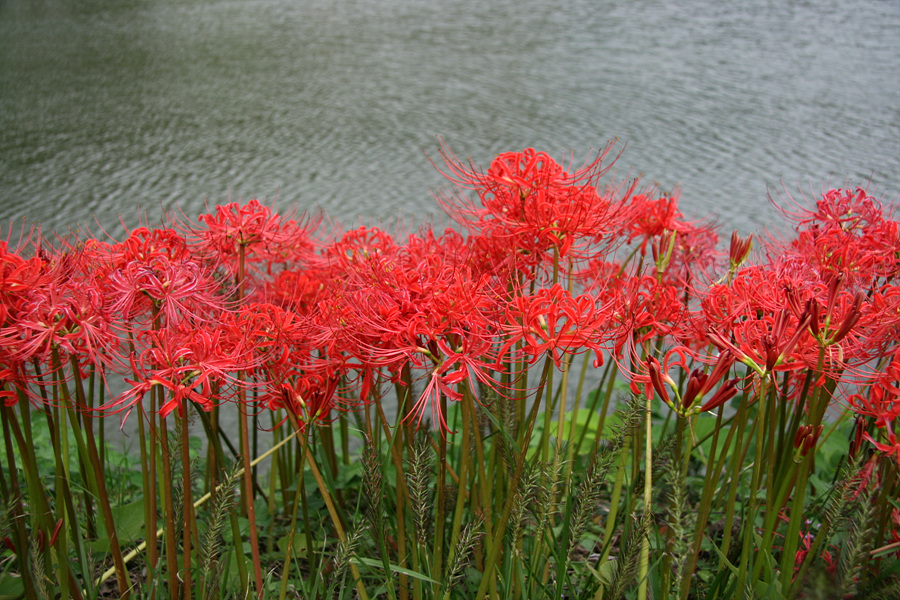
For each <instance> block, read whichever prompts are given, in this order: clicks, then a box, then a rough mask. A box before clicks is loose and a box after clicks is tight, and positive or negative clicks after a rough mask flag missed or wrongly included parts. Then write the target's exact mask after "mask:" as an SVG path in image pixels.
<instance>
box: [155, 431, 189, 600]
mask: <svg viewBox="0 0 900 600" xmlns="http://www.w3.org/2000/svg"><path fill="white" fill-rule="evenodd" d="M157 431H159V439H160V446H161V448H160V450H161V452H162V472H163V479H162V486H161V487H162V490H163V507H164V510H165V522H166V524H165V534H166V540H165V544H166V568H167V569H168V575H169V594H170V595H171V597H172V600H178V598H179V591H180V586H179V584H178V547H177V540H176V539H175V531H176V526H175V502H174V499H173V498H172V485H171V482H172V481H173V479H172V461H171V453H170V452H169V431H168V428H167V427H166V420H165V419H164V418H162V417H159V429H158V430H157ZM167 482H168V483H167ZM185 600H188V599H187V598H185Z"/></svg>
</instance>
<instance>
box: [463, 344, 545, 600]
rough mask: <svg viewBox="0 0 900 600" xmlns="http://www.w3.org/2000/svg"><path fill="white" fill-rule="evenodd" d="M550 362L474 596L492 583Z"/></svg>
mask: <svg viewBox="0 0 900 600" xmlns="http://www.w3.org/2000/svg"><path fill="white" fill-rule="evenodd" d="M552 364H553V361H552V359H550V358H549V357H548V358H546V359H545V360H544V370H543V372H542V373H541V381H540V384H539V385H538V389H537V394H536V395H535V398H534V405H533V406H532V407H531V413H530V414H529V416H528V424H527V426H526V428H525V431H524V432H523V437H522V443H521V444H520V445H519V455H518V457H517V460H516V470H515V473H514V474H513V477H512V480H511V481H510V486H509V490H510V491H509V493H508V494H507V497H506V502H505V503H504V505H503V514H502V515H501V516H500V520H499V521H498V522H497V524H496V526H495V527H494V530H493V534H492V536H491V537H492V538H493V539H494V541H495V543H494V544H493V547H492V548H491V551H490V554H489V555H488V560H487V562H486V563H485V565H484V572H483V574H482V578H481V583H480V584H479V586H478V592H477V593H476V594H475V597H476V598H484V595H485V593H486V592H487V590H488V587H489V586H491V585H493V584H492V582H494V568H495V567H496V566H497V562H498V561H499V559H500V551H501V549H502V547H503V544H502V543H501V540H502V539H503V534H504V533H505V532H506V526H507V525H508V524H509V517H510V515H511V514H512V508H513V504H514V503H515V498H516V494H515V491H516V488H517V487H518V485H519V480H520V479H521V478H522V472H523V471H524V470H525V459H526V456H527V454H528V443H529V441H530V440H531V434H532V432H533V431H534V424H535V422H536V421H537V415H538V410H539V408H540V405H541V399H542V396H543V393H544V388H545V387H546V384H547V375H548V373H549V371H550V365H552Z"/></svg>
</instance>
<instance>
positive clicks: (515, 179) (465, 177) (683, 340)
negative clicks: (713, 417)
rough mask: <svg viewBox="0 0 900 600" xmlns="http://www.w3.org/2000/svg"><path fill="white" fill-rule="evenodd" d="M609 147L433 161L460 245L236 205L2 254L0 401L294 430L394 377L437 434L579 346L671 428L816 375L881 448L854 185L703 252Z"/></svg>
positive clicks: (884, 212) (893, 378)
mask: <svg viewBox="0 0 900 600" xmlns="http://www.w3.org/2000/svg"><path fill="white" fill-rule="evenodd" d="M611 148H612V147H611V146H607V147H605V148H603V149H602V150H601V151H600V152H599V153H598V154H597V155H596V156H595V157H594V158H593V159H591V160H589V161H587V163H586V164H585V165H584V166H583V167H581V168H577V169H572V168H569V167H566V166H564V165H563V164H560V163H558V162H556V161H555V160H553V159H552V158H551V157H550V156H549V155H547V154H546V153H544V152H540V151H538V150H535V149H531V148H529V149H525V150H523V151H521V152H507V153H504V154H501V155H499V156H497V157H496V158H495V159H494V160H493V161H491V163H490V165H489V166H488V168H487V169H486V170H484V169H481V168H478V167H477V166H475V165H473V164H471V163H463V162H462V161H460V160H459V159H457V158H456V157H455V156H454V155H453V154H452V153H451V152H450V151H449V149H448V148H447V147H446V146H442V147H441V156H442V157H443V159H444V161H445V164H446V166H445V167H444V172H445V175H447V177H448V179H449V181H450V182H451V183H452V184H455V186H456V190H455V191H453V192H449V193H446V194H443V195H441V196H440V197H439V198H438V200H439V202H441V204H442V205H443V207H444V208H445V209H446V210H447V212H448V213H449V214H450V215H452V216H453V217H454V218H455V219H457V221H458V223H459V225H460V226H461V227H460V229H461V231H462V233H460V232H457V231H454V230H447V231H445V232H443V233H442V234H436V233H434V232H432V231H429V230H423V231H420V232H416V233H414V234H410V235H407V236H405V238H403V239H399V238H398V239H395V238H394V236H392V235H390V234H388V233H386V232H384V231H382V230H379V229H377V228H370V227H360V228H357V229H354V230H351V231H346V232H343V233H336V232H328V233H325V232H321V231H319V229H318V225H319V223H320V219H317V218H305V217H304V218H293V217H290V216H282V215H279V214H278V213H277V212H276V211H275V210H274V209H273V208H271V207H269V206H266V205H265V204H264V203H262V202H259V201H257V200H251V201H249V202H246V203H239V202H238V203H235V202H230V203H228V204H225V205H223V206H217V207H215V208H214V209H213V210H212V211H210V212H209V214H206V215H203V216H201V217H200V218H199V220H198V221H193V222H187V221H186V220H180V221H178V222H173V223H172V224H171V225H170V226H161V227H158V228H152V227H139V228H137V229H134V230H132V231H127V232H126V236H125V239H124V240H122V241H119V242H117V241H109V242H106V241H99V240H94V239H85V240H78V239H74V240H71V239H70V240H61V239H60V240H52V241H48V240H44V239H43V238H41V236H40V235H39V234H38V233H37V232H35V233H34V234H33V235H31V236H30V237H29V236H26V237H25V240H23V241H22V242H21V243H19V244H11V243H9V242H6V243H0V383H2V387H0V395H2V397H3V400H4V401H5V402H7V403H8V404H14V403H16V402H18V401H19V399H20V398H21V397H23V395H24V396H25V397H29V398H30V399H31V400H32V401H34V402H43V401H44V400H43V398H44V397H50V396H46V395H42V394H41V393H40V391H39V390H40V386H46V385H53V384H55V383H57V382H60V381H63V380H65V379H67V378H72V377H85V376H87V375H88V374H89V373H98V374H100V376H101V377H108V376H110V375H113V374H116V375H118V376H120V377H121V378H123V380H124V381H125V382H126V384H127V389H126V390H125V391H124V392H122V393H120V394H119V395H118V396H116V397H115V398H113V399H112V400H110V401H109V402H108V403H107V404H106V405H105V406H104V409H105V410H107V411H117V412H123V413H124V414H127V413H128V412H130V411H131V410H132V409H133V408H135V407H141V408H143V406H144V403H143V399H144V397H145V396H146V395H147V393H148V392H149V391H150V390H154V389H155V390H159V391H160V394H161V395H160V398H163V400H162V402H161V403H160V404H159V405H158V406H156V410H157V411H159V413H160V414H161V415H163V416H165V415H167V414H183V410H184V409H185V408H186V407H187V406H188V405H189V404H191V403H193V404H195V405H197V406H199V407H200V408H202V409H206V410H209V409H211V408H212V407H214V406H217V405H219V404H222V403H225V402H229V401H233V400H235V399H238V398H245V397H252V398H254V400H252V401H253V402H256V403H257V404H258V406H259V407H261V408H269V409H281V410H286V411H290V412H292V413H293V414H294V415H296V416H297V418H298V420H299V421H300V422H301V423H312V422H316V421H326V420H328V419H330V418H333V414H334V411H337V410H356V409H358V408H360V407H363V406H366V405H367V404H368V403H370V402H372V401H373V399H375V398H379V397H380V396H381V394H382V391H383V387H385V386H387V385H388V384H393V385H396V386H398V387H399V388H400V389H405V390H407V392H408V397H409V403H408V405H406V406H404V407H403V409H404V410H406V411H408V414H407V418H408V419H409V420H410V421H413V422H415V423H417V424H418V423H422V422H424V421H425V420H426V418H428V419H430V420H431V421H432V423H434V424H435V426H437V427H439V428H440V429H441V430H442V432H444V433H445V432H446V431H447V429H448V424H447V423H446V422H445V419H444V415H443V413H442V408H441V407H442V406H444V405H445V404H446V401H456V400H459V399H461V398H463V397H464V396H465V395H466V394H471V395H472V397H473V398H474V399H475V400H476V401H479V400H480V397H481V392H482V390H484V389H485V388H493V389H494V390H496V392H497V393H499V394H504V393H506V390H505V389H504V386H507V385H509V384H510V381H512V380H514V379H515V378H516V377H517V376H519V375H520V372H519V370H521V369H522V368H523V366H527V365H530V364H534V363H535V362H536V361H537V360H539V359H541V358H547V359H548V360H549V361H552V363H554V364H555V365H556V366H557V367H559V368H562V367H563V366H564V364H563V363H564V361H565V360H567V357H569V356H571V355H574V354H578V353H587V352H591V353H593V354H594V355H595V356H596V361H595V364H596V365H599V364H600V363H602V362H603V361H604V360H606V358H608V357H611V358H612V359H613V360H615V361H616V363H617V365H618V366H619V367H620V371H621V372H622V373H624V374H625V376H626V377H629V378H631V380H632V384H633V385H632V387H633V389H634V390H635V391H644V392H645V393H648V394H651V395H655V396H659V397H660V398H661V399H662V400H663V401H664V402H666V403H667V404H668V405H669V406H670V407H671V408H672V409H673V410H675V411H676V412H677V413H678V414H679V415H681V416H683V417H691V416H694V415H697V414H699V413H702V412H707V411H711V410H715V409H717V408H718V407H720V406H722V405H723V404H725V403H726V402H728V401H729V400H731V399H732V398H734V397H735V396H736V395H737V392H738V391H748V392H749V391H752V390H753V389H754V386H757V385H759V384H760V382H761V381H763V380H766V379H768V380H770V381H775V376H776V375H777V376H778V377H777V385H778V386H779V387H780V392H781V393H782V394H783V395H784V396H785V397H788V398H794V397H796V396H797V395H798V394H799V393H801V390H802V389H803V387H804V385H803V382H804V381H805V379H806V374H807V373H808V372H814V373H815V374H816V376H815V378H814V379H813V380H812V382H811V384H810V385H811V386H813V387H814V388H815V389H818V390H822V393H826V394H827V393H831V390H842V392H841V393H843V394H844V395H845V396H846V397H847V403H848V405H849V406H850V408H851V409H852V410H853V411H854V412H855V413H856V414H857V415H858V416H859V417H860V418H861V419H863V421H864V427H862V428H861V429H860V431H861V433H860V439H861V440H868V441H869V442H870V443H871V450H873V451H878V452H883V453H885V454H889V455H891V456H895V455H898V453H900V450H898V449H900V442H898V440H897V435H896V432H897V430H898V418H900V408H898V395H900V392H898V387H897V380H898V371H897V369H898V366H897V365H898V364H900V355H898V349H897V342H896V340H897V339H898V338H900V291H898V288H897V285H896V282H897V280H898V275H900V272H898V271H900V252H898V247H900V233H898V224H897V221H896V220H895V219H894V218H893V215H892V214H891V208H890V207H884V206H882V204H881V203H880V202H879V201H877V200H876V199H875V198H873V197H872V196H870V195H869V194H868V193H867V192H866V191H864V190H861V189H854V190H829V191H827V192H825V193H824V194H823V195H822V197H821V199H819V200H818V201H817V202H815V205H814V207H812V208H805V207H803V206H801V203H798V202H794V201H793V200H792V199H791V200H790V203H792V206H791V208H790V210H786V211H785V214H786V215H787V216H788V218H790V219H791V220H792V222H793V223H794V224H795V229H794V232H793V234H792V236H791V237H790V238H787V239H780V240H760V239H759V238H757V239H755V240H754V239H753V236H747V237H741V236H739V235H737V234H736V233H735V234H734V235H733V236H731V242H730V247H729V248H726V249H725V251H724V252H721V253H720V252H719V251H718V250H717V248H718V240H719V236H718V232H717V229H716V227H715V226H714V225H712V224H709V223H706V222H701V221H689V220H687V219H686V218H685V217H684V215H683V214H682V213H681V212H680V210H679V208H678V202H679V193H678V192H677V191H676V192H674V193H671V194H662V193H660V192H659V191H658V190H657V189H655V188H649V189H645V190H643V191H641V192H640V193H635V190H636V189H637V182H636V181H633V182H630V183H627V184H615V183H609V184H605V186H604V187H601V179H602V178H603V176H604V175H605V173H606V172H607V171H608V170H609V167H610V166H611V164H612V161H611V160H609V158H610V153H611ZM470 195H471V196H472V197H471V198H470V197H469V196H470ZM752 244H754V245H756V246H757V251H756V252H755V253H753V256H751V251H750V250H751V245H752ZM741 364H743V365H746V367H748V368H749V371H748V373H749V375H747V374H745V375H744V376H743V378H739V377H741V376H740V375H739V374H738V373H736V366H740V365H741ZM678 382H681V383H678ZM837 383H846V384H848V385H847V386H845V387H841V386H838V385H837ZM851 385H852V386H853V387H849V386H851ZM35 386H37V388H36V387H35ZM242 387H246V388H252V389H253V390H254V393H253V394H249V395H248V394H238V393H237V392H238V390H240V389H241V388H242ZM35 390H37V391H35ZM843 390H847V391H846V392H844V391H843ZM835 393H837V392H835ZM813 433H815V432H811V431H805V430H804V434H805V436H804V437H803V439H802V440H800V441H799V442H798V443H799V444H800V446H799V447H800V448H805V450H804V451H805V452H809V451H812V450H813V448H814V446H815V443H816V440H817V438H818V436H817V435H811V434H813ZM798 435H799V434H798Z"/></svg>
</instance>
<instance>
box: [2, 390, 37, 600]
mask: <svg viewBox="0 0 900 600" xmlns="http://www.w3.org/2000/svg"><path fill="white" fill-rule="evenodd" d="M24 401H25V402H27V400H24ZM19 402H23V399H22V398H21V394H20V397H19ZM15 418H16V417H15V413H13V411H12V409H11V408H10V407H8V406H6V403H5V402H0V422H2V423H3V443H4V444H5V446H6V465H7V469H8V470H9V480H10V483H9V486H10V488H9V489H10V492H11V493H12V498H13V510H12V520H13V522H14V523H15V536H16V548H18V549H19V554H17V555H16V559H17V560H18V563H19V569H20V571H21V573H22V584H23V587H24V588H25V596H26V597H27V598H28V600H37V592H36V590H35V589H34V581H33V580H32V577H33V573H32V569H31V557H30V553H29V552H28V548H29V540H28V534H27V533H25V510H24V506H23V505H22V494H21V491H20V489H19V478H18V476H17V475H16V471H17V469H16V463H15V452H13V446H12V439H11V438H12V433H11V429H12V428H11V423H13V422H14V421H15ZM24 470H25V469H24V468H23V471H24Z"/></svg>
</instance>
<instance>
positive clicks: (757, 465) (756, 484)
mask: <svg viewBox="0 0 900 600" xmlns="http://www.w3.org/2000/svg"><path fill="white" fill-rule="evenodd" d="M768 400H769V378H768V377H766V378H764V379H763V380H762V382H761V383H760V390H759V397H758V399H757V411H756V419H755V421H756V422H755V426H756V448H755V456H754V459H753V472H752V475H751V480H750V490H749V492H748V494H749V498H748V501H749V507H748V509H747V513H746V518H745V519H744V532H743V533H744V546H743V550H742V552H741V563H740V566H739V567H738V579H737V588H736V589H737V590H743V589H744V585H745V584H746V582H747V574H748V573H749V572H750V568H751V566H752V565H753V564H754V561H753V560H751V555H752V554H753V534H754V533H755V531H756V525H755V522H756V512H757V509H758V507H759V498H758V495H759V489H760V484H761V483H762V476H763V471H764V470H765V465H764V464H763V447H764V446H765V443H766V426H765V419H766V414H767V413H766V411H767V410H768ZM760 560H762V559H760Z"/></svg>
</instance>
